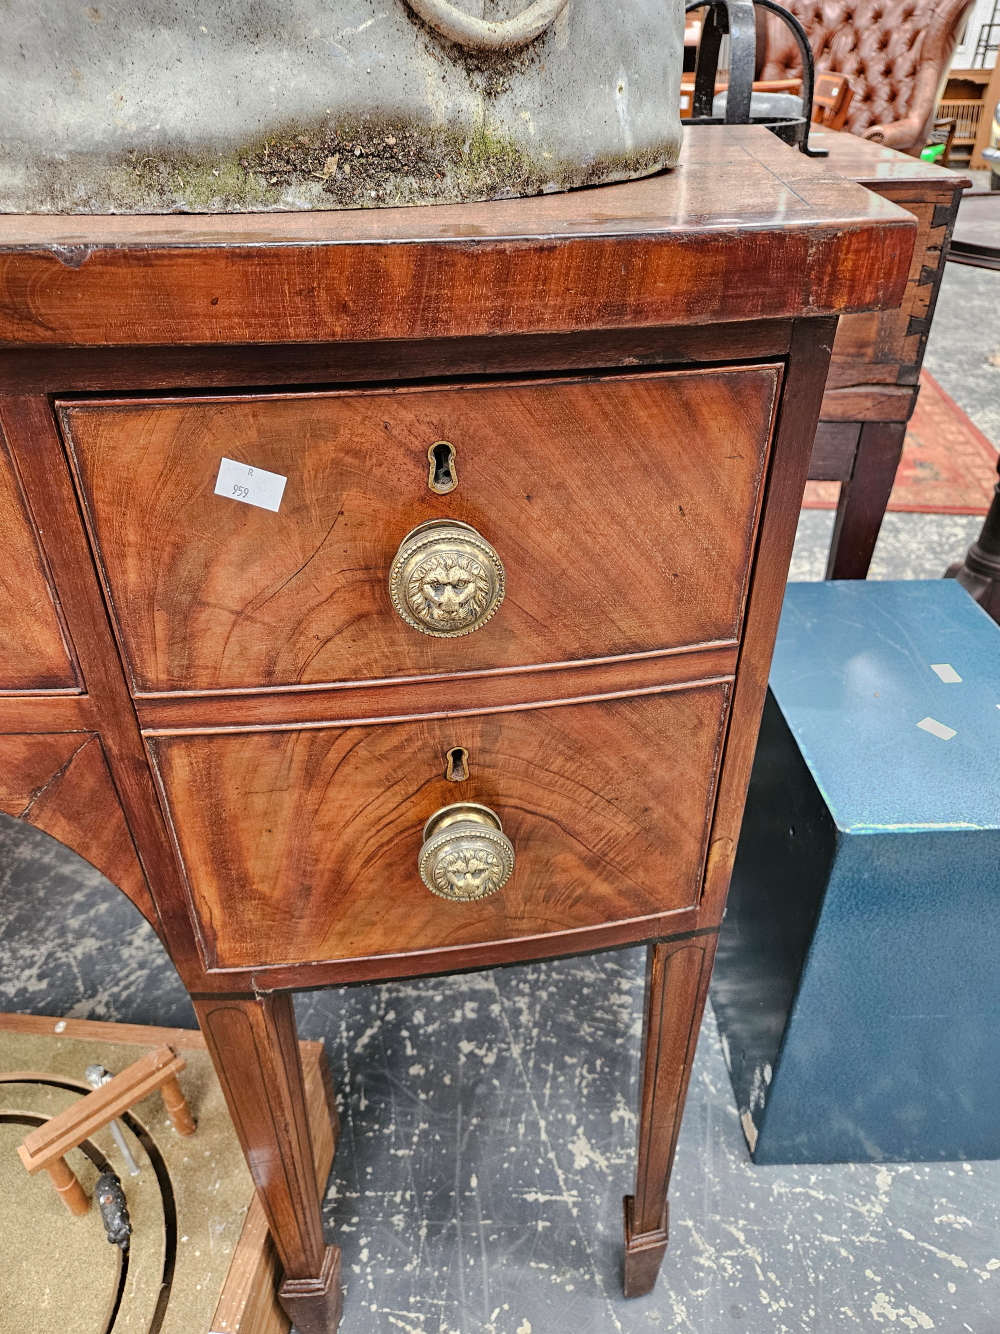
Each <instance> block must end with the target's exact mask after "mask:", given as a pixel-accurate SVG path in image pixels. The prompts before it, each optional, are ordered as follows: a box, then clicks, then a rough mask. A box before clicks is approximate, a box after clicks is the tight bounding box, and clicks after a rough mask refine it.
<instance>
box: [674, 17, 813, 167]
mask: <svg viewBox="0 0 1000 1334" xmlns="http://www.w3.org/2000/svg"><path fill="white" fill-rule="evenodd" d="M755 5H759V6H760V7H761V9H766V10H769V11H770V13H772V14H776V15H777V16H778V18H780V19H781V21H782V22H783V23H785V24H787V25H788V27H789V28H791V30H792V35H793V37H794V38H795V41H796V44H797V45H798V48H799V54H800V55H801V56H802V110H803V111H804V113H805V114H804V115H802V116H775V117H767V116H752V115H751V114H750V98H751V95H752V93H753V72H754V63H755V60H756V55H757V24H756V19H755V15H754V6H755ZM703 8H704V9H707V11H708V12H707V13H706V15H705V23H704V27H703V28H702V34H701V41H700V42H699V43H698V63H697V64H696V65H695V74H694V101H693V104H692V107H691V119H690V120H689V121H688V122H687V124H688V125H763V126H764V127H765V128H766V129H768V130H770V131H771V132H772V134H776V135H777V136H778V138H779V139H783V140H784V141H785V143H788V144H791V145H792V146H793V147H794V146H798V149H799V152H800V153H805V154H806V156H807V157H828V156H829V152H828V150H827V149H825V148H810V147H809V118H810V116H811V115H812V102H813V86H814V84H815V79H816V71H815V67H814V64H813V53H812V47H811V46H810V45H809V38H808V36H807V35H806V30H805V28H803V26H802V24H801V23H800V22H799V21H798V19H797V18H796V17H795V15H794V14H792V13H789V11H788V10H787V9H783V8H782V7H781V5H779V4H776V3H775V0H708V4H707V5H706V4H705V2H704V0H689V2H688V3H687V4H686V5H685V12H690V11H691V10H692V9H703ZM726 33H728V34H729V90H728V92H727V94H726V114H725V116H713V115H712V103H713V101H714V100H715V76H716V74H717V72H718V68H719V48H720V47H721V45H722V38H723V36H724V35H725V34H726Z"/></svg>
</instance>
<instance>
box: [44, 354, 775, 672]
mask: <svg viewBox="0 0 1000 1334" xmlns="http://www.w3.org/2000/svg"><path fill="white" fill-rule="evenodd" d="M780 374H781V370H780V367H777V366H756V367H743V368H735V369H727V370H710V371H684V372H669V373H661V374H656V375H639V376H633V377H627V378H626V377H618V378H606V379H603V380H592V381H578V380H577V381H571V380H564V381H549V382H534V383H524V382H520V383H516V384H514V383H509V384H502V385H487V386H476V385H469V386H466V387H464V388H451V389H413V390H395V391H378V392H374V391H373V392H370V393H368V392H366V393H360V392H351V393H336V394H327V395H296V396H287V397H279V398H254V399H229V400H221V401H220V400H215V401H210V402H204V401H197V402H187V403H163V402H161V403H152V404H151V403H128V404H115V405H109V404H97V405H94V404H86V405H84V404H77V405H72V406H69V407H65V408H64V409H63V421H64V426H65V429H66V431H67V434H68V437H69V441H70V445H71V451H72V454H73V456H74V458H75V466H76V469H77V475H78V483H79V485H80V488H81V491H82V494H83V498H84V501H85V505H86V508H87V511H88V514H89V519H90V523H91V527H92V532H93V535H94V540H95V542H96V545H97V547H98V550H99V555H100V560H101V563H102V566H103V569H104V572H105V577H106V580H107V583H108V587H109V592H110V597H111V601H112V604H113V607H114V614H115V617H116V620H117V625H118V629H119V634H120V638H121V641H122V644H123V646H124V650H125V654H126V657H127V659H128V662H129V665H130V667H131V672H132V677H133V681H134V684H135V688H136V689H137V691H139V692H140V693H144V692H160V691H179V690H180V691H183V690H217V689H233V688H239V687H259V686H264V687H267V686H287V685H296V684H315V683H320V682H337V681H347V680H357V679H368V680H372V679H381V678H387V677H398V676H410V675H423V674H433V673H438V672H457V671H467V670H477V669H482V668H491V667H503V666H507V665H518V664H523V663H536V662H537V663H546V662H557V661H567V660H575V659H579V658H591V657H601V656H605V655H613V654H629V653H638V652H644V651H647V650H652V649H658V648H664V647H673V646H679V645H685V644H689V643H701V642H707V641H712V640H718V639H732V638H734V637H736V636H737V635H738V633H739V626H740V620H741V616H742V608H743V602H744V596H745V588H746V579H747V571H748V566H749V558H750V553H751V549H752V544H753V535H754V528H755V523H756V514H757V509H758V503H759V499H760V492H761V486H762V479H763V475H764V469H765V464H766V455H767V447H768V441H769V438H770V433H771V424H772V418H773V414H774V408H775V403H776V398H777V393H778V387H779V383H780ZM437 441H447V442H450V443H451V444H452V445H453V446H454V450H455V454H454V474H455V475H456V476H457V480H458V485H457V486H456V487H455V488H454V489H453V490H451V491H450V492H449V493H447V494H440V493H436V492H435V491H434V490H432V489H431V487H430V485H429V481H430V466H429V461H428V450H429V448H431V447H432V446H433V445H434V444H435V442H437ZM223 458H229V459H234V460H236V461H238V462H241V463H244V464H247V465H250V466H252V467H255V468H258V469H261V468H262V469H266V470H267V471H269V472H272V473H276V474H279V475H280V476H281V477H284V478H287V482H286V485H285V488H284V494H283V496H282V498H281V502H280V509H279V510H278V511H277V512H273V511H271V510H269V509H264V508H259V507H256V506H253V505H249V504H245V503H241V502H240V501H238V500H234V499H231V498H230V497H229V496H228V495H216V494H215V486H216V478H217V476H218V473H219V467H220V462H221V460H222V459H223ZM434 519H449V520H458V521H460V522H462V523H465V524H469V525H472V527H474V528H475V529H476V530H477V532H478V533H479V534H481V535H482V537H483V538H485V539H486V541H487V542H488V543H490V544H492V546H493V548H494V549H495V550H496V552H497V554H498V555H499V557H500V560H501V561H502V563H503V566H504V568H505V571H506V592H505V596H504V599H503V602H502V603H501V604H500V606H499V609H498V610H497V611H496V613H495V614H494V615H492V616H491V617H490V618H489V619H488V620H486V622H485V623H484V624H483V625H482V626H481V628H479V629H477V630H475V632H474V633H470V634H464V635H462V636H460V637H457V638H436V637H433V636H432V635H429V634H423V633H421V632H420V630H418V629H414V628H413V627H412V626H411V625H409V624H407V623H406V622H405V621H404V619H403V618H402V617H401V615H400V614H399V613H397V611H396V610H395V609H394V607H393V603H392V601H391V598H390V593H389V573H390V567H391V565H392V562H393V558H394V556H395V555H396V552H397V550H398V549H399V547H400V544H401V543H402V541H403V539H404V538H405V537H406V535H407V534H408V533H409V532H410V531H411V530H412V529H414V528H415V527H417V525H419V524H422V523H425V522H428V521H430V520H434Z"/></svg>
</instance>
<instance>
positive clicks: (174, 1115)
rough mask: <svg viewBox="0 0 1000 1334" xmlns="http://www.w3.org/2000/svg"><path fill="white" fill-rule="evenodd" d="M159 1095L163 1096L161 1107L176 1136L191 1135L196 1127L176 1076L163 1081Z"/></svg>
mask: <svg viewBox="0 0 1000 1334" xmlns="http://www.w3.org/2000/svg"><path fill="white" fill-rule="evenodd" d="M160 1093H161V1094H162V1095H163V1105H164V1107H165V1108H166V1109H167V1115H168V1116H169V1117H170V1124H171V1125H172V1126H173V1128H174V1129H175V1130H176V1131H177V1133H178V1135H193V1134H194V1132H195V1130H196V1129H197V1127H196V1126H195V1121H194V1117H193V1116H192V1115H191V1109H190V1107H188V1105H187V1098H185V1096H184V1094H183V1093H182V1092H181V1086H180V1084H179V1083H178V1082H177V1076H176V1075H171V1076H170V1078H169V1079H165V1080H164V1081H163V1083H162V1085H161V1086H160Z"/></svg>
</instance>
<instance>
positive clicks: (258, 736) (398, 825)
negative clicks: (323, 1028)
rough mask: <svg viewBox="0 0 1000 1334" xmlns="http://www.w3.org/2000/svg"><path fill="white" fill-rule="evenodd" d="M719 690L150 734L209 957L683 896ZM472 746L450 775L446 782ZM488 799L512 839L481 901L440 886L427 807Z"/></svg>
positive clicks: (481, 925) (519, 931)
mask: <svg viewBox="0 0 1000 1334" xmlns="http://www.w3.org/2000/svg"><path fill="white" fill-rule="evenodd" d="M728 692H729V687H728V685H726V684H725V683H723V684H713V685H705V686H697V687H688V688H684V689H680V690H676V691H671V692H669V693H665V694H660V695H646V696H642V697H633V698H628V699H615V700H606V701H601V702H593V703H586V704H572V703H570V704H563V705H557V706H548V707H543V708H537V709H524V710H522V711H518V712H512V713H503V714H493V715H478V716H473V717H466V718H457V719H450V720H448V719H445V720H441V719H427V720H424V721H420V722H416V723H399V724H391V723H382V724H376V725H370V726H369V725H360V726H355V727H339V728H318V729H315V730H303V729H300V730H288V731H268V732H264V731H255V732H246V733H238V734H216V735H214V736H204V735H199V736H172V737H158V738H155V739H151V740H150V741H149V745H150V749H151V751H152V755H153V760H154V765H155V767H156V769H157V771H158V773H159V776H160V781H161V784H162V789H163V793H164V797H165V802H166V805H167V807H168V809H169V810H170V813H171V816H172V818H173V823H174V827H175V831H176V837H177V839H178V844H179V848H180V853H181V857H182V860H183V863H184V868H185V873H186V876H187V880H188V884H189V887H190V890H191V894H192V898H193V903H194V907H195V912H196V915H197V917H198V919H199V921H200V923H201V928H202V931H203V933H204V936H205V942H206V949H207V953H208V955H209V963H210V966H216V967H230V968H236V967H249V966H266V965H268V964H283V963H302V962H315V961H320V960H335V959H347V958H359V957H364V956H373V955H381V954H398V953H404V952H407V951H411V950H413V951H416V950H427V949H435V948H442V947H447V946H456V945H469V944H476V943H480V942H482V943H486V942H490V941H498V940H507V939H511V938H517V937H523V936H535V935H544V934H547V933H551V932H558V931H566V930H572V929H574V928H581V927H587V926H594V925H599V924H602V923H608V922H615V921H627V920H630V919H633V918H639V917H645V916H649V915H653V914H656V913H661V912H669V911H673V910H675V909H681V908H685V907H688V906H691V905H694V904H695V903H696V902H697V900H698V895H699V892H700V884H701V876H702V867H703V863H704V857H705V849H706V843H707V837H708V829H709V821H710V816H711V809H712V805H713V801H714V787H715V771H716V763H717V757H718V753H719V748H720V745H721V738H722V733H723V726H724V721H725V715H726V708H727V701H728ZM457 747H461V748H463V749H464V750H466V751H467V752H468V759H467V761H465V763H466V764H467V770H466V774H467V776H466V778H465V779H464V781H449V780H448V779H447V778H446V777H445V773H446V767H447V754H448V752H449V751H451V750H454V748H457ZM454 802H479V803H482V804H483V805H486V806H488V807H489V808H490V809H491V810H493V811H495V812H496V814H497V815H498V816H499V817H500V819H501V821H502V823H503V829H504V832H505V833H506V834H507V836H508V837H509V838H510V839H511V841H512V843H513V845H514V850H515V856H516V861H515V868H514V873H513V875H512V876H511V878H510V880H508V881H507V883H506V885H504V887H503V888H502V889H501V890H499V892H497V893H495V894H494V895H492V897H489V898H484V899H480V900H478V901H475V902H450V901H447V900H444V899H441V898H438V897H436V895H434V894H432V893H431V892H430V891H429V890H428V889H426V888H425V886H424V885H423V883H422V882H421V880H420V878H419V874H418V870H417V863H418V857H419V854H420V848H421V840H422V830H423V826H424V823H425V822H426V821H427V819H428V818H429V817H430V816H431V815H433V814H434V812H435V811H437V810H439V809H440V808H441V807H444V806H448V805H450V804H452V803H454Z"/></svg>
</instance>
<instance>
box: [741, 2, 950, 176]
mask: <svg viewBox="0 0 1000 1334" xmlns="http://www.w3.org/2000/svg"><path fill="white" fill-rule="evenodd" d="M781 3H782V4H783V5H784V6H785V8H786V9H790V10H791V11H792V13H793V14H794V15H795V16H796V18H798V20H799V22H800V23H801V24H802V25H803V27H804V28H805V30H806V32H807V33H808V34H809V42H810V45H811V46H812V49H813V55H814V57H815V59H816V70H817V72H825V71H829V72H830V73H832V74H846V75H847V76H848V78H849V79H850V81H851V84H852V86H853V88H854V100H853V102H852V103H851V108H850V111H849V112H848V116H847V125H846V128H847V129H848V130H850V131H851V133H852V134H857V135H860V136H861V137H862V138H864V139H873V140H875V141H876V142H878V143H883V144H885V145H886V147H887V148H898V149H901V150H902V151H903V152H911V153H913V154H917V153H919V151H920V149H921V148H923V146H924V144H925V142H926V130H927V126H928V123H929V122H930V120H931V119H932V117H933V115H934V104H935V100H936V95H937V89H938V84H939V83H940V81H941V76H942V74H943V73H944V71H945V70H946V69H947V68H948V65H949V63H950V61H951V56H952V52H953V51H954V49H955V43H956V41H957V38H958V33H959V30H960V26H961V23H962V20H963V19H964V17H965V15H966V14H967V13H968V12H969V10H970V9H971V8H972V0H827V3H825V4H821V3H819V2H818V0H781ZM760 12H761V11H759V10H758V13H760ZM758 32H760V29H758ZM764 34H765V37H764V42H763V43H761V42H760V41H758V71H757V77H758V78H759V79H787V78H792V77H794V76H795V75H796V74H799V73H801V63H800V61H799V56H798V51H797V49H796V46H795V41H794V39H793V37H792V34H791V32H790V30H789V29H788V28H787V27H786V26H785V25H784V24H783V23H781V22H780V21H779V20H778V19H777V18H775V17H774V16H773V15H770V14H769V15H768V16H767V19H766V25H764ZM762 46H763V53H762V54H763V59H761V47H762Z"/></svg>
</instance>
